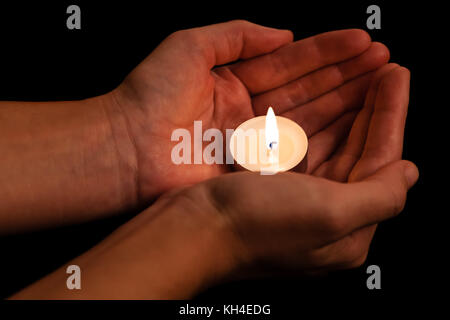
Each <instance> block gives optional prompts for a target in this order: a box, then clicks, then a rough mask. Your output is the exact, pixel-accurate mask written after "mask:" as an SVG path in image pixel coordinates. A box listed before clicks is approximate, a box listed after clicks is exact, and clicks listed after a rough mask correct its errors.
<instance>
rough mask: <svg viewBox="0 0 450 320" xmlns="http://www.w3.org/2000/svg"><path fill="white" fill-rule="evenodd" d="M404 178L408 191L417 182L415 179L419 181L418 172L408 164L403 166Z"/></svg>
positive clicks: (413, 166)
mask: <svg viewBox="0 0 450 320" xmlns="http://www.w3.org/2000/svg"><path fill="white" fill-rule="evenodd" d="M405 177H406V181H407V182H408V189H409V188H411V187H412V186H413V185H414V184H415V183H416V182H417V179H419V170H418V169H417V167H416V166H415V165H414V164H412V163H408V164H407V165H406V166H405Z"/></svg>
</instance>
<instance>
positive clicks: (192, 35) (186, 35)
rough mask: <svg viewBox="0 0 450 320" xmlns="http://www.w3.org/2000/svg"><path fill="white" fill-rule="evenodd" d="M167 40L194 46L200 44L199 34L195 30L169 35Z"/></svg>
mask: <svg viewBox="0 0 450 320" xmlns="http://www.w3.org/2000/svg"><path fill="white" fill-rule="evenodd" d="M167 40H169V41H174V42H181V43H189V44H193V45H195V44H197V43H199V42H200V32H198V31H197V30H196V29H185V30H179V31H175V32H173V33H171V34H170V35H169V36H168V37H167Z"/></svg>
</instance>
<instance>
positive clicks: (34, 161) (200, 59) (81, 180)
mask: <svg viewBox="0 0 450 320" xmlns="http://www.w3.org/2000/svg"><path fill="white" fill-rule="evenodd" d="M388 59H389V52H388V50H387V48H386V47H385V46H384V45H382V44H380V43H376V42H371V40H370V37H369V36H368V35H367V33H365V32H364V31H362V30H342V31H335V32H330V33H325V34H321V35H318V36H314V37H311V38H308V39H304V40H300V41H296V42H292V33H291V32H290V31H286V30H276V29H271V28H265V27H262V26H258V25H254V24H251V23H249V22H245V21H232V22H228V23H223V24H218V25H213V26H208V27H203V28H195V29H190V30H184V31H179V32H176V33H174V34H172V35H170V36H169V37H168V38H167V39H166V40H164V41H163V42H162V43H161V45H160V46H159V47H158V48H156V49H155V50H154V51H153V52H152V54H150V55H149V57H148V58H147V59H145V60H144V61H143V62H142V63H141V64H140V65H139V66H137V67H136V68H135V70H134V71H132V72H131V73H130V75H129V76H128V77H127V78H126V79H125V80H124V81H123V83H122V84H121V85H120V86H119V87H118V88H116V89H115V90H113V91H111V92H109V93H106V94H104V95H102V96H99V97H95V98H90V99H86V100H81V101H70V102H50V103H49V102H40V103H32V102H26V103H25V102H0V150H2V157H1V158H0V173H1V174H0V177H1V180H2V181H1V182H2V183H0V200H1V201H0V206H1V210H0V212H1V213H0V233H2V234H7V233H15V232H21V231H26V230H32V229H37V228H43V227H51V226H59V225H66V224H72V223H79V222H83V221H89V220H93V219H98V218H102V217H106V216H110V215H113V214H117V213H120V212H124V211H129V210H136V209H137V208H144V207H146V206H148V205H149V204H150V203H151V202H152V201H154V200H155V199H156V198H157V197H158V196H160V195H161V194H162V193H163V192H166V191H168V190H171V189H172V188H175V187H180V186H186V185H190V184H193V183H197V182H201V181H204V180H206V179H209V178H212V177H215V176H219V175H221V174H223V173H227V172H230V171H232V168H231V167H230V166H227V165H208V164H202V165H175V164H173V163H172V162H171V158H170V153H171V150H172V147H173V146H174V145H175V144H176V143H177V142H172V141H171V139H170V138H171V133H172V131H173V130H175V129H178V128H186V129H188V130H192V129H193V128H192V127H193V122H194V120H202V122H203V128H204V129H205V130H206V129H207V128H212V127H215V128H220V129H222V130H225V129H227V128H231V129H234V128H235V127H236V126H237V125H238V124H240V123H241V122H242V121H245V120H247V119H249V118H251V117H253V116H254V115H260V114H263V113H265V109H266V107H267V106H268V105H272V106H273V107H274V109H275V112H276V113H277V114H279V115H283V116H287V117H290V118H291V119H293V120H295V121H297V122H299V123H300V124H301V125H302V127H303V128H304V129H305V131H306V133H307V134H308V138H309V141H310V148H309V151H308V168H307V171H306V172H307V173H310V174H319V175H320V174H324V173H323V171H324V170H325V169H323V168H325V166H328V167H329V168H330V169H328V170H327V172H328V173H327V174H328V175H330V174H334V175H336V178H340V177H342V179H345V177H346V173H345V171H348V169H347V170H342V171H339V170H341V169H340V168H337V167H338V166H336V165H333V166H330V165H325V164H324V163H325V161H326V160H327V159H328V158H329V156H330V155H331V154H332V153H333V152H334V151H335V149H336V148H338V146H339V145H340V144H341V143H342V141H344V140H345V139H346V137H347V134H348V131H349V130H350V128H351V126H352V125H353V120H354V119H353V116H354V115H355V114H356V112H357V111H358V110H359V109H361V107H362V105H363V101H364V98H365V96H366V93H367V88H368V86H369V82H370V80H371V78H372V77H373V73H374V70H376V69H377V68H379V67H380V66H382V65H384V64H386V62H387V61H388ZM238 60H239V61H238ZM224 64H227V65H226V66H223V65H224ZM396 159H399V157H396ZM396 159H395V160H396ZM391 160H394V159H391ZM322 164H324V166H321V165H322ZM319 167H321V168H322V169H320V170H319V169H318V168H319ZM331 171H334V173H331ZM337 180H339V179H337Z"/></svg>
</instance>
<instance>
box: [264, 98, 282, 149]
mask: <svg viewBox="0 0 450 320" xmlns="http://www.w3.org/2000/svg"><path fill="white" fill-rule="evenodd" d="M278 141H279V134H278V126H277V118H276V117H275V113H274V112H273V109H272V107H269V109H267V115H266V147H267V149H269V150H275V149H276V148H278Z"/></svg>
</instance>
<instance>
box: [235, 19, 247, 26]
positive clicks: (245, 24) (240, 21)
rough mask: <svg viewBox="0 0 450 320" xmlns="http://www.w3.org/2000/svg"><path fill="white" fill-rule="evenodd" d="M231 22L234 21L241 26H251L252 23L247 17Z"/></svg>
mask: <svg viewBox="0 0 450 320" xmlns="http://www.w3.org/2000/svg"><path fill="white" fill-rule="evenodd" d="M231 23H233V24H235V25H237V26H240V27H245V26H249V25H251V24H252V23H251V22H250V21H248V20H245V19H235V20H232V21H231Z"/></svg>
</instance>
